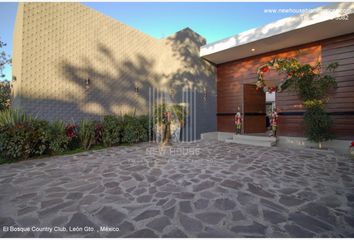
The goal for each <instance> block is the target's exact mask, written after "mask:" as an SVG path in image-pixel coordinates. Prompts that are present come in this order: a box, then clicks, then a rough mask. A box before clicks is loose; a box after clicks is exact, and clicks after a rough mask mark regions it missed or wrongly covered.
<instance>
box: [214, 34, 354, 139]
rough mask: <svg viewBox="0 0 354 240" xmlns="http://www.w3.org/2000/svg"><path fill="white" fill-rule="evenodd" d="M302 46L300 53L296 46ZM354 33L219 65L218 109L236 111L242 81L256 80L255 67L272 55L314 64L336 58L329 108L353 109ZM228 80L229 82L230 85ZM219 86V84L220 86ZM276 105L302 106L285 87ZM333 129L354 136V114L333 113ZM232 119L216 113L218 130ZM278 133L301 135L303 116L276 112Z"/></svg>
mask: <svg viewBox="0 0 354 240" xmlns="http://www.w3.org/2000/svg"><path fill="white" fill-rule="evenodd" d="M298 49H301V52H302V53H301V56H299V55H298V52H297V50H298ZM353 50H354V34H348V35H345V36H341V37H337V38H333V39H327V40H324V41H319V42H316V43H312V44H307V45H303V46H299V47H295V48H289V49H284V50H279V51H276V52H272V53H268V54H263V55H260V56H255V57H250V58H246V59H242V60H237V61H233V62H228V63H224V64H221V65H218V112H219V113H222V112H224V113H225V112H235V110H234V109H235V106H236V105H238V104H241V103H242V101H241V92H239V90H240V89H241V85H242V84H243V83H255V82H256V71H257V67H258V66H260V65H261V64H263V63H265V62H267V61H269V60H271V59H273V58H274V57H278V58H279V57H298V59H299V60H300V61H301V62H302V63H305V62H307V63H311V64H314V63H315V62H316V61H317V60H321V61H322V63H323V64H324V65H327V64H329V63H331V62H338V63H339V65H340V66H339V67H338V69H337V72H336V73H335V77H336V80H337V83H338V88H337V89H336V90H335V91H333V92H332V93H331V95H330V99H329V102H328V104H327V110H328V111H329V112H353V111H354V51H353ZM230 83H231V84H232V85H230ZM219 87H220V88H219ZM276 103H277V106H278V107H279V108H280V112H303V111H304V109H303V106H302V104H301V101H299V99H298V97H297V96H296V94H294V93H292V92H289V91H284V92H283V93H277V96H276ZM331 117H332V119H333V121H334V127H333V132H334V133H335V134H336V136H337V138H338V139H353V138H354V116H353V115H345V116H342V115H340V116H339V115H332V116H331ZM232 123H233V117H232V116H218V130H219V131H230V129H231V131H233V128H230V127H228V126H225V125H228V124H231V126H233V125H232ZM279 135H283V136H303V116H294V115H281V116H279Z"/></svg>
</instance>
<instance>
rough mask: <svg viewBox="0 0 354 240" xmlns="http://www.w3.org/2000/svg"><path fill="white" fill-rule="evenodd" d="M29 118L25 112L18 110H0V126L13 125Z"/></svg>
mask: <svg viewBox="0 0 354 240" xmlns="http://www.w3.org/2000/svg"><path fill="white" fill-rule="evenodd" d="M31 120H32V118H31V117H28V116H27V115H26V114H24V113H23V112H21V111H18V110H13V109H6V110H3V111H0V127H5V126H7V127H10V126H11V127H13V126H16V125H17V124H24V123H26V122H29V121H31Z"/></svg>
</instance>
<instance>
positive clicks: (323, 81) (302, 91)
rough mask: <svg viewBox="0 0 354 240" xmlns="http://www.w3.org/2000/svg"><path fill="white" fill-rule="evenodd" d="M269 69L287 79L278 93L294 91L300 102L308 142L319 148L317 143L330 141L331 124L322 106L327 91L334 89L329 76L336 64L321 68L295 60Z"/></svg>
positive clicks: (277, 62) (279, 62)
mask: <svg viewBox="0 0 354 240" xmlns="http://www.w3.org/2000/svg"><path fill="white" fill-rule="evenodd" d="M271 65H272V66H274V67H275V69H276V70H277V71H278V72H279V73H283V74H286V75H287V79H286V80H285V84H284V83H283V84H281V87H280V89H281V90H285V89H287V88H289V89H291V90H293V91H295V92H296V93H297V94H298V96H299V97H300V99H301V100H302V101H303V102H304V107H305V108H306V112H305V115H304V121H305V135H306V136H307V138H308V139H309V140H310V141H314V142H317V143H319V147H320V148H321V142H323V141H326V140H329V139H332V138H333V137H334V135H333V134H332V133H331V132H330V129H331V124H332V121H331V119H330V117H329V115H328V114H327V113H326V112H325V107H324V106H325V103H326V102H327V101H328V94H329V91H330V90H331V89H333V88H336V87H337V82H336V80H335V78H334V77H333V75H332V73H334V72H335V70H336V68H337V67H338V63H331V64H329V65H328V66H327V67H323V66H322V65H321V63H317V64H315V65H310V64H301V63H300V62H299V61H298V60H297V59H296V58H289V59H276V60H273V62H272V64H271ZM322 69H323V70H324V71H322ZM278 88H279V87H278Z"/></svg>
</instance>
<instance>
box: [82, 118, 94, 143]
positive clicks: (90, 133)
mask: <svg viewBox="0 0 354 240" xmlns="http://www.w3.org/2000/svg"><path fill="white" fill-rule="evenodd" d="M79 139H80V143H81V147H82V148H83V149H85V150H88V149H90V148H91V146H92V145H93V144H94V143H95V122H92V121H89V120H81V121H80V129H79Z"/></svg>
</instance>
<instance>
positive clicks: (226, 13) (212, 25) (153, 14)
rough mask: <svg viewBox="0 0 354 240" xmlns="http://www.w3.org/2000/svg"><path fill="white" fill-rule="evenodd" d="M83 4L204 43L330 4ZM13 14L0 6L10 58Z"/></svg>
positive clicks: (10, 6) (0, 31)
mask: <svg viewBox="0 0 354 240" xmlns="http://www.w3.org/2000/svg"><path fill="white" fill-rule="evenodd" d="M82 3H83V4H84V5H86V6H88V7H90V8H93V9H95V10H97V11H99V12H101V13H103V14H105V15H108V16H111V17H113V18H115V19H117V20H118V21H120V22H123V23H125V24H127V25H129V26H131V27H134V28H136V29H138V30H140V31H142V32H144V33H146V34H148V35H150V36H153V37H155V38H163V37H167V36H169V35H171V34H173V33H175V32H177V31H179V30H181V29H184V28H186V27H189V28H191V29H192V30H194V31H195V32H197V33H199V34H200V35H202V36H203V37H205V38H206V40H207V43H211V42H214V41H218V40H221V39H223V38H227V37H230V36H233V35H236V34H238V33H241V32H243V31H246V30H248V29H251V28H255V27H260V26H262V25H265V24H267V23H270V22H273V21H276V20H278V19H282V18H286V17H289V16H292V15H296V13H288V14H280V13H265V12H264V9H280V8H281V9H289V8H291V9H305V8H316V7H320V6H324V5H328V4H330V3H328V2H326V3H321V2H316V3H308V2H299V3H291V2H284V3H282V2H269V3H267V2H262V3H256V2H252V3H245V2H221V3H216V2H215V3H212V2H205V3H203V2H195V3H192V2H180V3H178V2H154V3H148V2H140V3H139V2H135V3H132V2H129V3H128V2H126V3H124V2H109V3H95V2H87V3H85V2H82ZM16 11H17V3H4V2H1V3H0V38H1V41H3V42H5V43H7V46H6V47H5V51H6V53H8V54H10V55H11V53H12V35H13V28H14V25H15V18H16ZM5 75H6V79H11V67H9V66H8V67H6V69H5Z"/></svg>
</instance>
